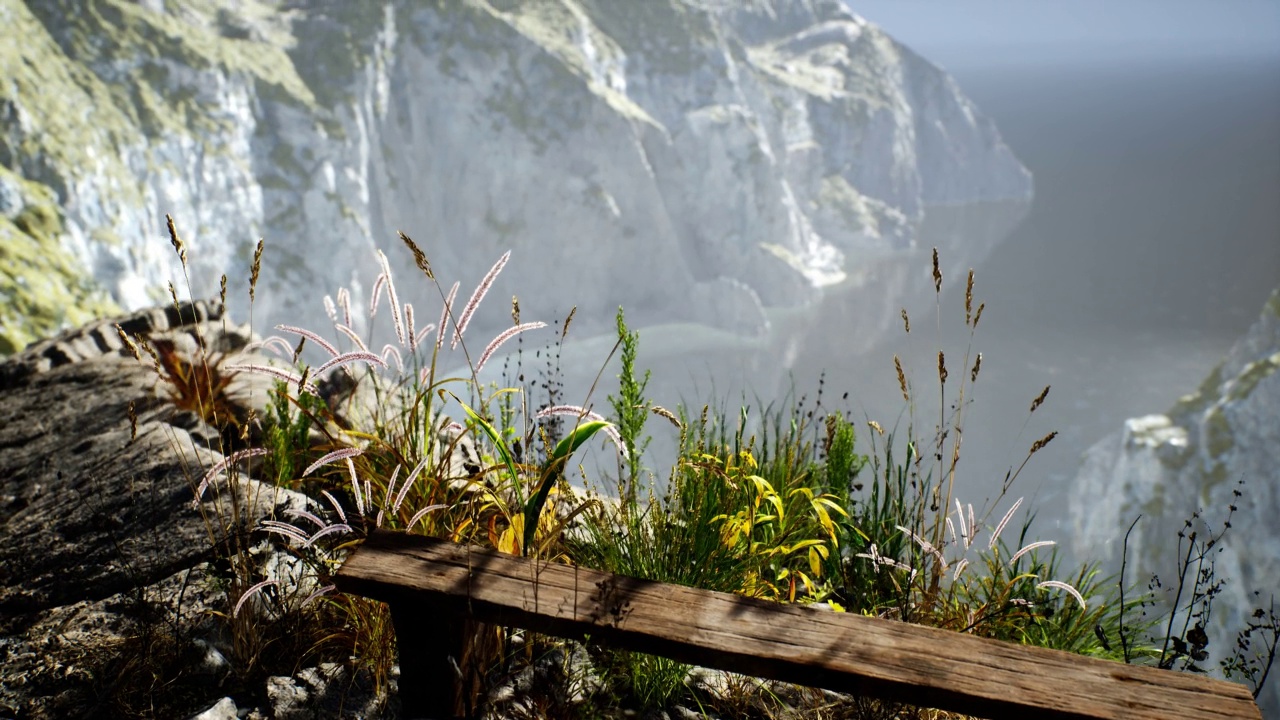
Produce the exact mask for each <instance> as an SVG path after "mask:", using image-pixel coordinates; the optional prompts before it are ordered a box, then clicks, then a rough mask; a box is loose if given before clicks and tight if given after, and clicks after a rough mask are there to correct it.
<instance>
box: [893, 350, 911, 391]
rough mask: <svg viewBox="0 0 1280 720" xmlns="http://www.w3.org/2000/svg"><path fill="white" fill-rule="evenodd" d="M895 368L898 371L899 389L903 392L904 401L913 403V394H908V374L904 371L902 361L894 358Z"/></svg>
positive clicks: (896, 357) (895, 356)
mask: <svg viewBox="0 0 1280 720" xmlns="http://www.w3.org/2000/svg"><path fill="white" fill-rule="evenodd" d="M893 367H894V369H895V370H897V371H898V387H899V388H900V389H901V390H902V399H903V400H905V401H907V402H911V394H910V393H908V392H907V374H906V373H905V372H903V371H902V361H901V360H899V359H898V356H897V355H894V356H893Z"/></svg>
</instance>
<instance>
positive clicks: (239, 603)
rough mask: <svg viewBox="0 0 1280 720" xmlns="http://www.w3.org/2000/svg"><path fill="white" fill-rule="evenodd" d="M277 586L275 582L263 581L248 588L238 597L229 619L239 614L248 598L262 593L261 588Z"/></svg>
mask: <svg viewBox="0 0 1280 720" xmlns="http://www.w3.org/2000/svg"><path fill="white" fill-rule="evenodd" d="M277 584H278V583H277V582H276V581H275V580H263V581H262V582H260V583H258V584H256V585H254V586H253V587H250V588H249V589H248V590H245V591H244V594H243V595H241V596H240V599H239V600H238V601H236V608H235V610H232V611H231V617H233V618H234V617H236V616H238V615H239V614H240V608H241V607H243V606H244V604H245V602H246V601H247V600H248V599H249V598H251V597H253V596H254V595H257V594H258V593H259V592H261V591H262V589H263V588H265V587H267V586H268V585H277Z"/></svg>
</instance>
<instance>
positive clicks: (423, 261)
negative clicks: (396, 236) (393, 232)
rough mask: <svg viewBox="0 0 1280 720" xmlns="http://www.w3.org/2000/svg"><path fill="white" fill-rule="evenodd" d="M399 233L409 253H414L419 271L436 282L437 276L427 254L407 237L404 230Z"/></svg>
mask: <svg viewBox="0 0 1280 720" xmlns="http://www.w3.org/2000/svg"><path fill="white" fill-rule="evenodd" d="M398 232H399V233H400V239H401V240H403V241H404V244H405V246H406V247H408V248H409V252H411V253H413V262H414V264H416V265H417V266H418V269H419V270H421V271H422V274H423V275H426V276H427V279H428V280H435V279H436V275H435V273H433V272H431V263H429V262H427V255H426V253H424V252H422V249H421V248H419V247H418V244H417V243H415V242H414V241H413V239H412V238H410V237H409V236H408V235H405V234H404V231H403V230H401V231H398Z"/></svg>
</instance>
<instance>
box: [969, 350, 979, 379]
mask: <svg viewBox="0 0 1280 720" xmlns="http://www.w3.org/2000/svg"><path fill="white" fill-rule="evenodd" d="M981 369H982V353H978V357H977V358H976V359H974V361H973V370H970V371H969V382H971V383H974V382H978V371H979V370H981Z"/></svg>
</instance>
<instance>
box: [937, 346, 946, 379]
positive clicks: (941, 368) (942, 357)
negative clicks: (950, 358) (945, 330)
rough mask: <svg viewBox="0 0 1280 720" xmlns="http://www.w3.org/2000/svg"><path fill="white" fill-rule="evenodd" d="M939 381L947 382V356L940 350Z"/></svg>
mask: <svg viewBox="0 0 1280 720" xmlns="http://www.w3.org/2000/svg"><path fill="white" fill-rule="evenodd" d="M938 381H939V382H941V383H942V384H943V385H946V384H947V357H946V356H945V355H943V354H942V351H941V350H939V351H938Z"/></svg>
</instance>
